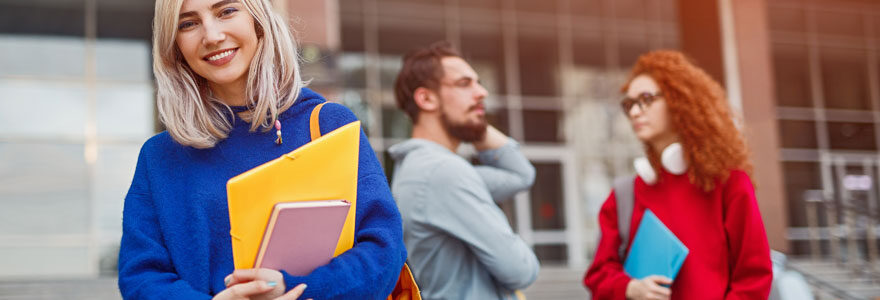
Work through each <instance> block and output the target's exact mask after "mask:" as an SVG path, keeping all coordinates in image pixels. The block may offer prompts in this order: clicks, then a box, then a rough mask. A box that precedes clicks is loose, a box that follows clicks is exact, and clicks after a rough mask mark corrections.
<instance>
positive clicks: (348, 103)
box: [339, 89, 373, 136]
mask: <svg viewBox="0 0 880 300" xmlns="http://www.w3.org/2000/svg"><path fill="white" fill-rule="evenodd" d="M339 102H340V103H341V104H342V105H345V107H348V109H350V110H351V111H352V113H354V115H355V117H357V118H358V120H360V121H361V129H363V130H364V132H365V133H366V135H367V136H372V133H371V132H370V127H371V126H372V124H373V117H372V111H371V110H370V104H369V101H368V99H367V96H366V94H365V92H363V91H362V90H355V89H349V90H345V91H343V92H342V96H341V97H340V101H339Z"/></svg>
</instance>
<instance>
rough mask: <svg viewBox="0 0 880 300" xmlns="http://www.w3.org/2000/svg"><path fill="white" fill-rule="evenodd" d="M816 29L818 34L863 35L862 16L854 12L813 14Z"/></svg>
mask: <svg viewBox="0 0 880 300" xmlns="http://www.w3.org/2000/svg"><path fill="white" fill-rule="evenodd" d="M815 16H816V25H817V26H816V27H817V29H818V32H819V33H820V34H829V35H848V36H862V35H864V32H865V30H864V28H865V27H864V24H862V16H861V14H860V13H856V12H841V11H821V12H818V13H816V14H815Z"/></svg>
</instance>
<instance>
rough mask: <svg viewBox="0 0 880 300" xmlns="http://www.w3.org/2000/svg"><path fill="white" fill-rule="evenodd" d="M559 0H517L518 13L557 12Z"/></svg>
mask: <svg viewBox="0 0 880 300" xmlns="http://www.w3.org/2000/svg"><path fill="white" fill-rule="evenodd" d="M558 5H559V4H558V3H557V0H543V1H535V0H516V10H517V12H518V13H526V14H533V13H543V14H555V13H556V11H557V6H558Z"/></svg>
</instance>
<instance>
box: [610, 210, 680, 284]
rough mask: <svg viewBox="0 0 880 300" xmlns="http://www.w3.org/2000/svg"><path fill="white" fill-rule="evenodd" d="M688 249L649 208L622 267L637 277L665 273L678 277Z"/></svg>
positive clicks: (664, 274) (670, 276)
mask: <svg viewBox="0 0 880 300" xmlns="http://www.w3.org/2000/svg"><path fill="white" fill-rule="evenodd" d="M688 252H689V250H688V248H687V247H685V245H684V244H682V242H681V241H680V240H679V239H678V238H677V237H676V236H675V234H673V233H672V231H670V230H669V228H667V227H666V225H663V222H661V221H660V219H658V218H657V216H656V215H654V213H653V212H651V210H650V209H646V210H645V214H644V215H643V216H642V221H641V223H639V229H638V231H636V236H635V237H634V238H633V243H632V246H631V247H630V250H629V254H628V255H627V256H626V262H624V264H623V269H624V271H625V272H626V273H627V274H628V275H629V276H630V277H632V278H636V279H642V278H645V277H647V276H650V275H662V276H666V277H667V278H670V279H673V280H675V276H676V275H678V271H679V270H680V269H681V266H682V265H683V264H684V260H685V258H686V257H687V255H688Z"/></svg>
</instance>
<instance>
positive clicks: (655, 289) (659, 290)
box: [646, 280, 671, 297]
mask: <svg viewBox="0 0 880 300" xmlns="http://www.w3.org/2000/svg"><path fill="white" fill-rule="evenodd" d="M646 281H647V287H648V291H649V292H651V293H652V294H657V295H661V296H665V297H669V295H670V294H671V291H670V290H669V288H667V287H663V286H660V285H657V283H655V281H652V280H646Z"/></svg>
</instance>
